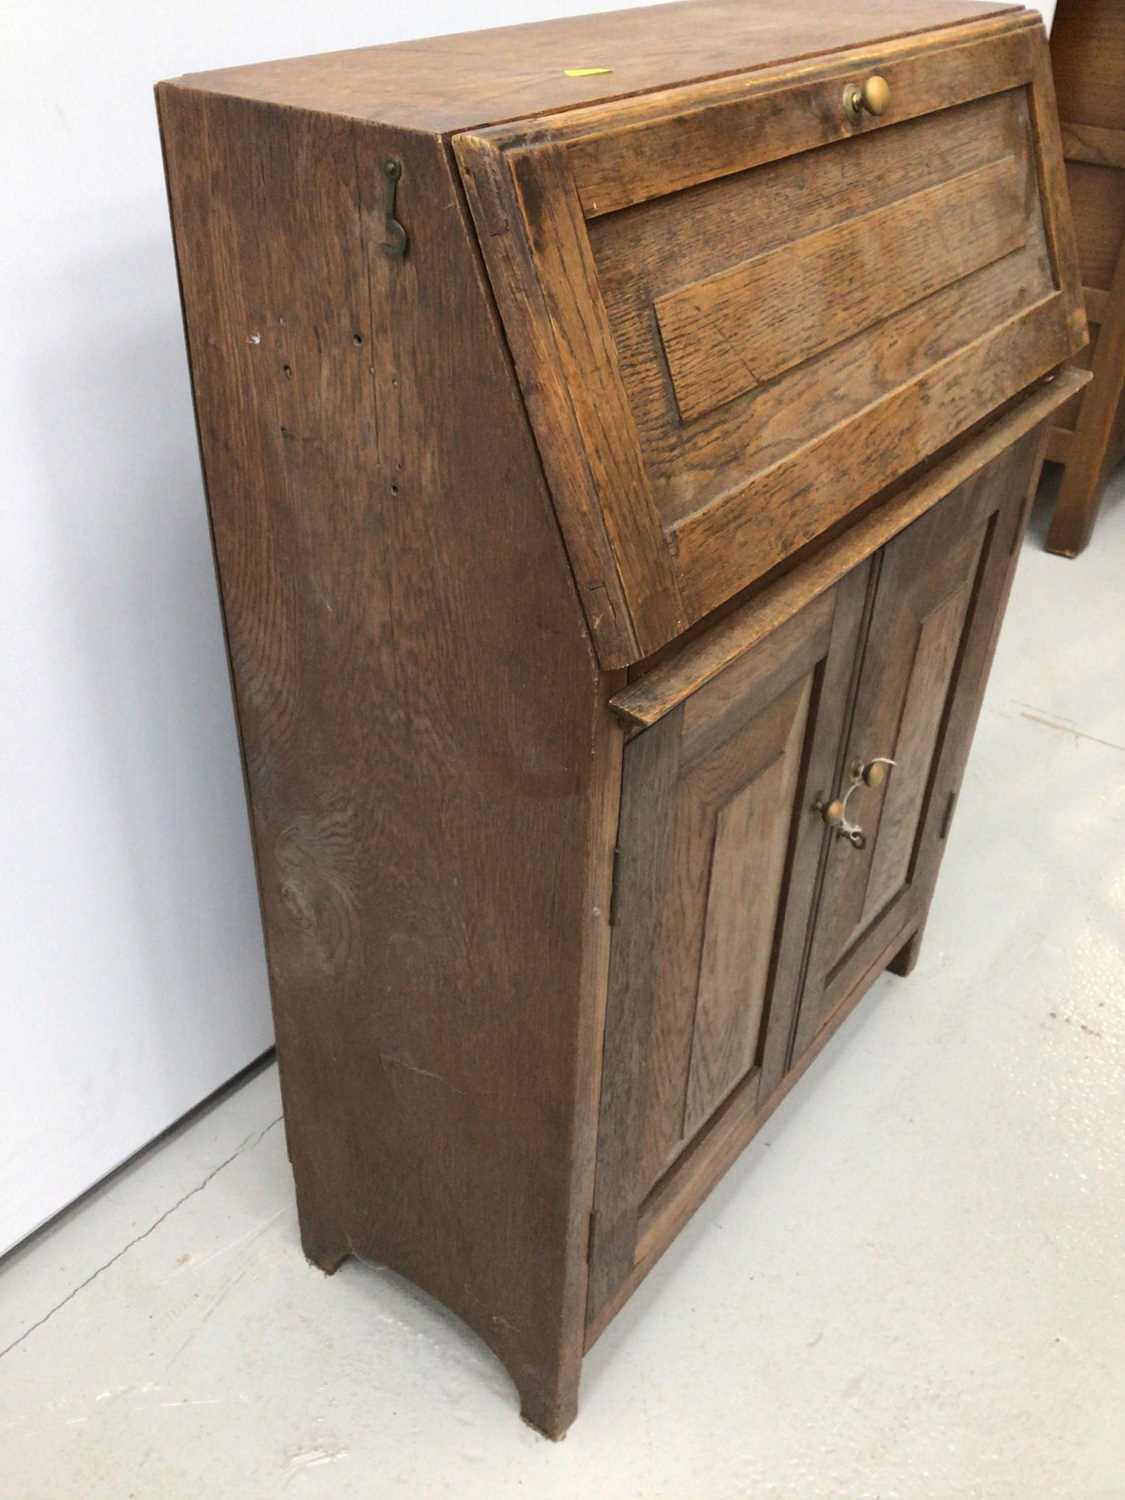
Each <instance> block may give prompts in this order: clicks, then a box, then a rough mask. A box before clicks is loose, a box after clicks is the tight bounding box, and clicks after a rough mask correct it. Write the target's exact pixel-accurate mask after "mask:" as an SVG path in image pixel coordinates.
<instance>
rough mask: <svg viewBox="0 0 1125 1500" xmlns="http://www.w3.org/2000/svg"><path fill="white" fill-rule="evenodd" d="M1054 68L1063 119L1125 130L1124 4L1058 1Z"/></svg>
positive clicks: (1095, 0)
mask: <svg viewBox="0 0 1125 1500" xmlns="http://www.w3.org/2000/svg"><path fill="white" fill-rule="evenodd" d="M1051 66H1052V68H1053V70H1054V74H1055V83H1056V86H1057V88H1058V93H1059V103H1060V108H1059V114H1060V115H1061V116H1062V118H1063V119H1064V120H1067V121H1070V120H1077V121H1081V122H1082V123H1083V124H1085V125H1094V126H1098V127H1102V128H1104V129H1107V130H1113V129H1125V89H1123V88H1122V82H1121V81H1122V79H1125V10H1123V9H1122V6H1121V0H1058V4H1057V6H1056V10H1055V20H1054V24H1053V26H1052V28H1051Z"/></svg>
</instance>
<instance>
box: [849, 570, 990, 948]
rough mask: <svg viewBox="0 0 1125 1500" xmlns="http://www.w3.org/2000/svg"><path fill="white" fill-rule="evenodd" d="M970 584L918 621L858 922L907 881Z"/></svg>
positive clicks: (868, 918) (876, 911)
mask: <svg viewBox="0 0 1125 1500" xmlns="http://www.w3.org/2000/svg"><path fill="white" fill-rule="evenodd" d="M888 581H889V580H888ZM970 586H971V580H970V579H966V580H965V582H964V583H963V584H962V585H961V587H960V588H957V589H954V590H953V592H952V593H950V594H948V595H947V596H946V597H945V599H943V600H942V602H941V603H940V604H938V605H937V606H936V607H935V608H934V609H932V610H931V611H930V612H929V613H928V614H926V615H923V617H922V619H921V621H920V623H919V626H918V632H917V639H916V642H915V647H914V660H913V662H912V664H911V668H910V676H909V678H908V679H907V683H906V692H905V694H904V697H903V703H902V713H901V718H900V720H899V727H898V733H897V735H896V736H895V738H894V741H893V743H892V744H891V746H890V749H889V751H888V752H887V753H888V754H889V755H890V756H891V757H892V758H893V760H894V762H895V765H894V767H893V768H892V769H891V771H890V775H889V777H888V779H887V782H886V791H885V792H884V795H883V799H882V805H881V806H880V807H879V809H878V811H877V813H875V814H874V815H873V817H872V824H873V827H872V833H873V835H874V837H875V839H876V841H877V844H876V847H877V851H878V859H877V860H873V861H872V864H871V867H870V877H869V879H868V883H867V896H866V899H865V900H864V903H863V913H862V915H861V917H860V925H861V926H862V925H866V923H868V922H870V921H872V920H873V919H874V918H875V917H877V916H878V915H879V913H880V912H881V911H882V910H883V908H884V907H885V906H886V905H887V903H888V902H889V901H890V900H891V897H892V896H895V895H897V893H898V891H899V890H900V888H901V887H902V886H903V885H904V884H905V883H906V878H907V874H908V872H909V868H910V858H911V854H912V853H913V849H914V839H915V835H916V833H917V831H918V820H919V817H920V816H921V812H922V800H923V798H924V797H925V794H926V784H927V777H928V775H929V769H930V762H931V760H932V759H933V753H934V746H935V744H936V743H937V732H938V724H939V723H940V721H941V715H942V710H943V708H944V706H945V695H946V691H947V689H948V687H949V684H950V681H951V680H952V677H953V665H954V662H955V660H956V657H957V647H958V645H959V644H960V640H961V628H962V626H963V625H964V623H965V616H966V614H967V612H968V608H969V593H970ZM882 623H883V622H882V620H881V619H880V617H879V614H878V610H877V611H876V615H875V617H874V618H873V620H872V629H873V630H875V629H879V628H881V627H882Z"/></svg>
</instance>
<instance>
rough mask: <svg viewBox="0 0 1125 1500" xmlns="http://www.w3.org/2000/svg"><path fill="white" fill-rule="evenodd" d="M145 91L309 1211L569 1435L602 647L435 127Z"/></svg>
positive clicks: (600, 883) (601, 936) (589, 1059)
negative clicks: (504, 1066)
mask: <svg viewBox="0 0 1125 1500" xmlns="http://www.w3.org/2000/svg"><path fill="white" fill-rule="evenodd" d="M160 110H161V119H162V126H163V132H164V139H165V146H166V150H167V155H168V165H169V177H170V182H171V192H172V209H173V216H174V221H175V227H176V235H177V247H178V255H179V263H180V267H181V274H182V283H183V294H184V305H185V311H186V316H187V323H188V327H189V331H190V335H191V362H192V375H193V384H194V389H195V395H196V402H197V412H198V419H199V430H200V438H201V445H202V450H203V458H204V466H205V472H206V479H207V489H208V498H209V504H210V509H211V516H212V521H213V526H214V536H215V546H216V555H217V559H218V564H219V573H220V579H221V584H222V594H223V604H224V611H225V616H226V623H227V629H228V633H229V641H230V651H231V660H232V665H233V672H234V683H235V692H236V697H237V703H238V714H239V720H240V727H241V732H242V737H243V741H244V744H245V746H246V752H247V773H248V786H249V796H250V804H251V813H252V820H253V828H254V842H255V849H256V855H257V864H258V874H259V881H260V889H261V895H262V907H263V917H264V923H265V929H266V935H267V942H268V952H269V968H270V981H271V992H272V997H273V1005H274V1014H275V1019H276V1025H277V1036H278V1049H279V1056H280V1060H281V1070H282V1083H283V1092H284V1102H285V1110H286V1128H287V1134H288V1142H289V1149H290V1153H291V1157H292V1160H293V1164H294V1171H295V1175H296V1180H297V1191H298V1200H299V1202H300V1205H301V1220H302V1227H303V1232H304V1234H305V1236H306V1244H307V1247H308V1250H309V1253H310V1254H312V1255H315V1256H316V1258H317V1259H318V1260H320V1261H321V1262H322V1263H324V1264H325V1265H326V1267H330V1266H331V1265H333V1264H335V1263H338V1261H339V1259H340V1258H341V1257H342V1256H343V1255H345V1254H347V1253H349V1252H354V1253H356V1254H359V1255H361V1256H364V1257H366V1258H369V1259H372V1260H376V1261H379V1262H382V1263H385V1264H387V1265H390V1266H391V1267H393V1268H394V1269H396V1270H398V1271H400V1272H401V1273H402V1274H404V1275H407V1276H409V1277H410V1278H411V1279H412V1280H413V1281H415V1282H417V1283H418V1284H419V1285H421V1286H423V1287H425V1288H426V1289H427V1290H428V1291H430V1292H431V1293H432V1294H433V1295H435V1296H437V1297H439V1298H441V1300H442V1301H443V1302H445V1303H446V1305H448V1306H449V1307H451V1308H453V1309H454V1310H455V1311H456V1312H458V1313H459V1314H460V1316H462V1317H463V1318H464V1319H465V1320H466V1321H467V1322H468V1323H469V1324H470V1325H471V1326H472V1327H473V1328H475V1329H476V1331H477V1332H478V1333H479V1334H480V1335H481V1337H483V1338H484V1339H485V1341H486V1342H487V1343H488V1344H489V1345H490V1346H491V1347H492V1348H493V1349H495V1350H496V1351H497V1353H498V1354H499V1355H500V1357H501V1358H502V1359H503V1360H504V1362H505V1364H506V1365H507V1367H508V1368H509V1370H510V1371H511V1373H512V1376H513V1378H514V1380H515V1381H516V1384H517V1386H518V1387H519V1389H520V1392H521V1396H522V1399H523V1403H524V1410H525V1412H526V1414H527V1415H528V1416H529V1417H530V1418H531V1419H532V1420H534V1421H535V1422H537V1423H538V1424H539V1425H541V1426H542V1427H544V1428H545V1429H547V1430H548V1431H553V1432H555V1433H556V1434H557V1433H558V1432H560V1431H561V1430H564V1429H565V1427H566V1425H567V1423H568V1422H569V1420H570V1418H571V1416H572V1415H573V1411H574V1404H575V1399H576V1392H577V1381H578V1369H579V1360H580V1357H581V1343H582V1328H583V1324H584V1317H583V1309H584V1304H585V1279H584V1265H585V1262H584V1252H585V1238H586V1216H587V1212H588V1205H589V1201H590V1195H591V1193H592V1169H593V1135H592V1131H593V1128H594V1123H595V1119H596V1116H595V1114H594V1112H593V1105H592V1090H593V1088H594V1085H595V1082H596V1080H595V1069H596V1063H597V1055H598V1037H597V1032H596V1028H597V1026H598V1023H599V1017H600V1005H601V999H600V996H599V995H598V993H597V987H598V982H599V976H598V975H597V973H596V970H597V967H598V955H599V954H600V955H601V958H602V961H603V962H604V955H605V930H604V929H605V912H606V910H607V908H608V896H609V877H610V864H611V846H612V834H611V831H610V830H611V828H612V822H611V821H608V820H612V818H613V812H614V797H613V795H612V794H611V793H612V789H613V788H615V786H616V784H617V780H618V770H617V762H616V752H615V750H614V745H615V741H614V739H612V738H610V739H607V738H606V736H605V732H604V723H605V718H604V715H605V710H604V707H603V694H604V692H605V691H606V688H607V686H608V684H609V683H610V682H612V680H613V679H612V677H609V678H606V677H604V676H600V675H599V673H598V671H597V668H596V664H595V661H594V658H593V656H592V653H591V650H590V646H589V642H588V639H587V637H586V633H585V629H584V625H583V620H582V614H581V610H580V609H579V607H578V603H577V600H576V597H575V594H574V591H573V587H572V584H571V580H570V576H569V571H568V569H567V566H566V562H565V558H564V555H563V552H562V548H561V545H560V540H559V536H558V532H557V530H556V527H555V523H554V520H553V517H552V515H551V509H550V502H549V500H548V497H547V494H546V492H545V488H544V485H543V481H542V477H541V474H540V470H539V467H538V463H537V459H536V454H535V450H534V446H533V444H532V442H531V438H530V434H529V432H528V429H527V425H526V419H525V417H524V415H523V411H522V408H521V405H520V402H519V398H518V393H517V389H516V387H515V385H514V382H513V378H512V375H511V371H510V368H509V366H508V364H507V362H506V360H505V358H504V355H503V344H502V340H501V338H500V336H499V330H498V328H497V325H496V322H495V315H494V312H493V309H492V305H491V302H490V300H489V297H488V293H487V287H486V285H485V282H484V280H483V275H482V272H481V269H480V267H479V264H478V262H477V261H476V259H475V256H474V254H473V249H472V238H471V232H470V230H469V227H468V224H467V221H466V218H465V215H464V212H463V210H462V209H461V207H460V200H459V196H458V191H457V183H456V178H455V176H454V175H453V174H452V170H451V165H450V163H449V160H448V157H447V155H446V153H445V152H444V150H443V149H442V147H441V146H440V144H439V143H436V142H434V141H432V140H427V139H426V138H425V137H418V136H409V137H408V136H404V135H401V134H396V133H392V132H388V131H386V130H381V129H377V128H376V127H373V126H363V127H357V126H354V125H353V124H352V123H351V122H348V121H340V120H337V119H333V118H332V117H330V116H326V115H322V114H315V115H310V114H304V113H297V112H294V111H276V110H272V109H269V108H264V107H262V106H260V105H257V104H253V103H247V102H245V101H242V100H238V99H232V98H224V97H221V96H216V95H204V94H200V93H197V92H194V91H189V90H183V89H180V88H178V87H175V86H169V87H165V88H163V89H162V90H161V91H160ZM388 153H390V154H393V155H394V156H396V157H398V158H399V159H401V160H402V162H403V178H402V182H401V185H400V190H399V200H398V201H399V207H400V212H401V213H402V214H403V216H404V217H405V218H407V219H408V221H409V224H410V252H409V255H408V257H407V259H406V260H404V261H401V262H396V261H393V260H391V259H389V258H388V257H386V256H385V255H383V254H381V253H380V252H379V250H378V248H377V247H378V242H379V239H380V237H381V234H382V203H381V194H380V170H381V163H382V160H383V159H384V157H385V156H386V155H387V154H388ZM458 391H472V393H473V397H474V399H473V400H472V401H464V400H460V399H457V395H456V393H457V392H458ZM478 403H481V404H482V405H483V407H484V409H486V410H487V411H488V413H489V422H488V424H487V426H485V425H483V424H482V423H481V422H480V420H479V415H478V413H479V410H480V406H478ZM437 409H440V410H441V414H442V415H441V421H440V423H437V424H435V423H434V421H433V420H432V417H433V413H434V411H435V410H437ZM500 477H502V480H503V482H499V483H498V482H497V479H498V478H500ZM529 577H534V578H535V580H536V584H535V588H534V589H532V590H529V589H528V587H527V581H528V578H529ZM438 601H440V605H439V604H438ZM544 663H549V670H544ZM544 849H550V850H551V853H552V857H551V858H550V859H546V860H545V859H544V858H543V857H542V851H543V850H544ZM470 872H471V873H470ZM602 982H604V979H603V980H602ZM498 1058H506V1059H507V1060H508V1063H509V1067H510V1070H509V1071H507V1072H505V1071H503V1070H500V1069H499V1068H498V1067H497V1066H496V1060H497V1059H498ZM528 1077H534V1078H535V1079H536V1081H537V1084H536V1088H535V1090H534V1091H529V1090H527V1089H526V1088H525V1087H524V1080H525V1079H526V1078H528Z"/></svg>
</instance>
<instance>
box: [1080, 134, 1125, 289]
mask: <svg viewBox="0 0 1125 1500" xmlns="http://www.w3.org/2000/svg"><path fill="white" fill-rule="evenodd" d="M1066 179H1067V184H1068V186H1069V188H1070V202H1071V207H1072V209H1073V212H1074V222H1075V225H1076V226H1077V228H1078V263H1079V266H1080V268H1081V273H1082V285H1083V286H1092V287H1096V288H1097V289H1098V290H1099V291H1107V290H1108V289H1109V287H1110V285H1111V284H1112V282H1113V273H1114V269H1115V267H1116V265H1117V256H1118V253H1119V251H1120V249H1121V241H1122V237H1123V236H1125V172H1119V171H1116V170H1115V169H1114V168H1112V167H1095V166H1091V165H1089V164H1088V163H1087V162H1080V161H1079V162H1068V163H1067V168H1066Z"/></svg>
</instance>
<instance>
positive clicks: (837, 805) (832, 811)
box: [820, 797, 845, 828]
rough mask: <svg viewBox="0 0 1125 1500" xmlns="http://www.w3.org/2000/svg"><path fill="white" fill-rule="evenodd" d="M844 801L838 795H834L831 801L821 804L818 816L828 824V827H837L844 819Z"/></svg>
mask: <svg viewBox="0 0 1125 1500" xmlns="http://www.w3.org/2000/svg"><path fill="white" fill-rule="evenodd" d="M844 813H845V808H844V803H843V799H842V798H840V797H834V798H833V799H832V801H831V802H828V803H825V804H822V806H821V809H820V816H821V817H822V818H823V819H824V821H825V822H826V823H827V824H828V826H829V828H839V826H840V824H841V823H842V822H843V821H844Z"/></svg>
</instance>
